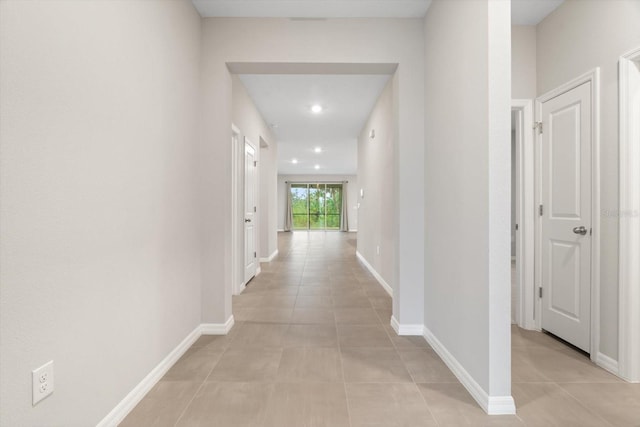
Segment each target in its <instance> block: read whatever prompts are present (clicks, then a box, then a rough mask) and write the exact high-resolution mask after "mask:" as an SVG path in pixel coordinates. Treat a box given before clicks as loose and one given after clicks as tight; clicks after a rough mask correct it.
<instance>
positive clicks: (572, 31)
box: [537, 0, 640, 359]
mask: <svg viewBox="0 0 640 427" xmlns="http://www.w3.org/2000/svg"><path fill="white" fill-rule="evenodd" d="M639 22H640V2H639V1H637V0H617V1H604V0H597V1H579V0H566V1H565V2H564V3H563V4H562V5H561V6H560V7H559V8H558V9H556V10H555V11H554V12H553V13H552V14H550V15H549V16H548V17H547V18H545V19H544V20H543V21H542V22H541V23H540V24H538V26H537V53H538V55H537V91H538V95H542V94H543V93H545V92H548V91H549V90H551V89H553V88H555V87H557V86H560V85H561V84H563V83H565V82H567V81H569V80H571V79H573V78H575V77H578V76H580V75H581V74H584V73H586V72H587V71H589V70H591V69H593V68H595V67H600V73H601V74H600V78H601V82H600V88H601V92H600V166H601V172H600V174H601V175H600V176H601V182H600V188H601V202H600V203H601V206H600V207H601V211H602V217H601V224H600V233H601V235H600V236H601V247H600V256H601V265H600V287H601V293H600V316H601V317H600V351H601V352H602V353H604V354H605V355H607V356H609V357H612V358H613V359H617V357H618V338H617V337H618V222H619V221H618V220H619V219H618V217H617V216H615V215H611V214H607V212H609V213H611V212H617V210H618V206H619V198H618V175H619V167H618V58H619V56H620V55H622V54H623V53H625V52H626V51H629V50H631V49H633V48H637V47H638V46H640V25H639V24H638V23H639Z"/></svg>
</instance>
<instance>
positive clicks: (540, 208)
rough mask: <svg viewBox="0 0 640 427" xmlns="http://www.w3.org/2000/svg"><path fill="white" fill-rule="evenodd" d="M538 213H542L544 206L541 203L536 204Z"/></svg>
mask: <svg viewBox="0 0 640 427" xmlns="http://www.w3.org/2000/svg"><path fill="white" fill-rule="evenodd" d="M538 213H539V214H540V216H542V215H544V206H543V205H540V206H538Z"/></svg>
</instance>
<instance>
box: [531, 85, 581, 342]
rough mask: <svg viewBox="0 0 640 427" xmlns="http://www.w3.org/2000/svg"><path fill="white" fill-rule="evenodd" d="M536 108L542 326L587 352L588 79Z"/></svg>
mask: <svg viewBox="0 0 640 427" xmlns="http://www.w3.org/2000/svg"><path fill="white" fill-rule="evenodd" d="M541 107H542V141H541V171H542V177H541V178H542V180H541V185H542V188H541V198H542V199H541V203H542V213H541V227H542V230H541V231H542V240H541V242H542V246H541V250H542V259H541V263H542V265H541V266H542V283H541V285H542V328H543V329H545V330H547V331H549V332H551V333H553V334H554V335H557V336H558V337H560V338H562V339H564V340H565V341H568V342H570V343H571V344H573V345H575V346H576V347H578V348H580V349H582V350H584V351H586V352H590V342H591V136H592V135H591V108H592V106H591V83H590V82H587V83H583V84H582V85H580V86H578V87H576V88H574V89H571V90H570V91H568V92H565V93H562V94H561V95H558V96H556V97H555V98H552V99H550V100H548V101H545V102H544V103H542V105H541Z"/></svg>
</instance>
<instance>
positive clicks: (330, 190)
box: [291, 183, 342, 230]
mask: <svg viewBox="0 0 640 427" xmlns="http://www.w3.org/2000/svg"><path fill="white" fill-rule="evenodd" d="M291 210H292V213H293V229H294V230H340V216H341V211H342V184H322V183H315V184H291Z"/></svg>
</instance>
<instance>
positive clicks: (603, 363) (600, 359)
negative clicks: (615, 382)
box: [596, 353, 620, 376]
mask: <svg viewBox="0 0 640 427" xmlns="http://www.w3.org/2000/svg"><path fill="white" fill-rule="evenodd" d="M596 364H597V365H598V366H600V367H601V368H602V369H605V370H607V371H609V372H611V373H612V374H613V375H616V376H620V369H619V368H618V361H617V360H614V359H612V358H611V357H609V356H607V355H605V354H602V353H598V354H597V355H596Z"/></svg>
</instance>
